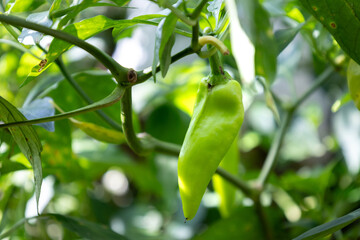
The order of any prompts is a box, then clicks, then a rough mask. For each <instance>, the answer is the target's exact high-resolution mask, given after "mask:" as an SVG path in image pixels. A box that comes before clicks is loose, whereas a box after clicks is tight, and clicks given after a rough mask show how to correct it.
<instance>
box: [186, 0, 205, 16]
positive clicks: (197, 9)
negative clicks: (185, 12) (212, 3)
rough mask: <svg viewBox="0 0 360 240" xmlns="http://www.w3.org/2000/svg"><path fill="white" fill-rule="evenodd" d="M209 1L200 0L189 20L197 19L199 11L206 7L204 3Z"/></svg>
mask: <svg viewBox="0 0 360 240" xmlns="http://www.w3.org/2000/svg"><path fill="white" fill-rule="evenodd" d="M208 1H209V0H202V1H201V2H200V3H199V5H197V6H196V8H195V9H194V11H193V12H192V13H191V15H190V17H191V19H194V20H195V19H197V18H198V17H199V16H200V14H201V11H202V9H203V8H204V6H205V5H206V3H207V2H208Z"/></svg>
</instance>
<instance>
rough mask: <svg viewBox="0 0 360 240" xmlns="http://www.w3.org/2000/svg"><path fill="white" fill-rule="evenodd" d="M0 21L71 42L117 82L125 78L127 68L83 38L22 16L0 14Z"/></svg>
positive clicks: (123, 80)
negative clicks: (94, 59)
mask: <svg viewBox="0 0 360 240" xmlns="http://www.w3.org/2000/svg"><path fill="white" fill-rule="evenodd" d="M0 22H4V23H7V24H10V25H14V26H20V27H24V28H29V29H32V30H35V31H38V32H41V33H44V34H47V35H50V36H53V37H55V38H58V39H61V40H64V41H66V42H69V43H71V44H74V45H76V46H78V47H80V48H82V49H84V50H85V51H86V52H88V53H89V54H91V55H93V56H94V57H95V58H96V59H98V60H99V61H100V62H101V63H102V64H103V65H104V66H105V67H107V68H108V69H109V70H110V72H111V73H112V74H113V76H114V77H115V79H116V80H117V81H118V82H119V83H125V82H126V80H127V78H126V76H127V73H128V71H129V70H128V69H127V68H124V67H123V66H121V65H120V64H119V63H117V62H116V61H115V60H114V59H113V58H112V57H111V56H109V55H108V54H106V53H105V52H103V51H101V50H100V49H98V48H97V47H95V46H93V45H91V44H89V43H87V42H85V41H84V40H81V39H79V38H77V37H75V36H73V35H71V34H69V33H66V32H62V31H58V30H55V29H51V28H48V27H45V26H42V25H39V24H37V23H33V22H29V21H26V20H24V19H22V18H19V17H15V16H10V15H5V14H0Z"/></svg>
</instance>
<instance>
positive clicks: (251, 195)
mask: <svg viewBox="0 0 360 240" xmlns="http://www.w3.org/2000/svg"><path fill="white" fill-rule="evenodd" d="M216 173H217V174H218V175H220V176H221V177H222V178H224V179H225V180H227V181H228V182H230V183H231V184H233V185H234V186H236V187H237V188H238V189H240V190H241V191H242V192H243V193H244V194H245V195H246V196H247V197H249V198H251V199H253V200H254V191H253V190H252V189H251V187H250V186H249V185H248V184H247V183H246V182H243V181H242V180H240V179H239V178H237V177H235V176H234V175H232V174H231V173H229V172H228V171H226V170H225V169H223V168H221V167H218V168H217V169H216Z"/></svg>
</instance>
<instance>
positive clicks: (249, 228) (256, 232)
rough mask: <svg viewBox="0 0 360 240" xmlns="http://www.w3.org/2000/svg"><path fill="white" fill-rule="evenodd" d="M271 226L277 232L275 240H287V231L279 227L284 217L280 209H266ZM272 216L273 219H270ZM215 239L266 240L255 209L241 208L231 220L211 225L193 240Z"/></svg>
mask: <svg viewBox="0 0 360 240" xmlns="http://www.w3.org/2000/svg"><path fill="white" fill-rule="evenodd" d="M265 210H266V212H267V216H268V217H269V218H268V219H269V220H268V222H269V225H270V226H271V227H272V228H273V229H274V230H276V231H275V233H274V235H275V236H274V238H273V239H286V237H284V236H286V231H285V230H284V229H282V227H281V226H279V223H280V222H282V218H283V216H282V215H281V214H282V213H281V212H280V210H279V209H274V208H273V209H265ZM270 216H271V218H270ZM214 239H241V240H254V239H266V237H265V236H264V231H263V228H262V227H261V223H260V222H259V218H258V216H257V214H256V212H255V210H254V207H240V208H238V209H236V210H235V211H233V212H232V215H231V216H230V217H229V218H225V219H221V220H219V221H217V222H215V223H214V224H212V225H210V226H209V227H208V228H207V229H206V230H205V231H204V232H203V233H201V234H200V235H197V236H195V237H194V238H193V239H192V240H214Z"/></svg>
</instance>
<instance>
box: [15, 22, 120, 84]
mask: <svg viewBox="0 0 360 240" xmlns="http://www.w3.org/2000/svg"><path fill="white" fill-rule="evenodd" d="M117 24H118V21H115V20H112V19H110V18H107V17H105V16H102V15H99V16H96V17H93V18H88V19H85V20H83V21H81V22H77V23H74V24H71V25H69V26H67V27H66V28H65V29H64V32H67V33H70V34H72V35H74V36H76V37H78V38H80V39H88V38H90V37H92V36H94V35H96V34H98V33H100V32H102V31H104V30H106V29H109V28H111V27H114V26H116V25H117ZM120 24H121V22H120ZM71 47H72V45H71V43H68V42H65V41H62V40H60V39H57V38H55V39H54V40H53V41H52V42H51V44H50V47H49V51H48V53H47V54H46V60H47V63H46V65H45V67H43V68H41V66H39V65H36V66H35V67H33V68H32V70H31V72H30V73H29V75H28V76H27V78H26V79H25V81H24V82H23V83H22V86H24V85H26V84H28V83H29V82H31V81H32V80H34V79H35V78H36V77H37V76H39V75H40V74H41V73H42V72H44V70H45V69H47V68H48V67H49V66H50V65H51V63H52V62H53V61H55V59H57V58H58V57H59V56H60V55H61V54H62V53H64V52H65V51H67V50H68V49H70V48H71Z"/></svg>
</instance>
